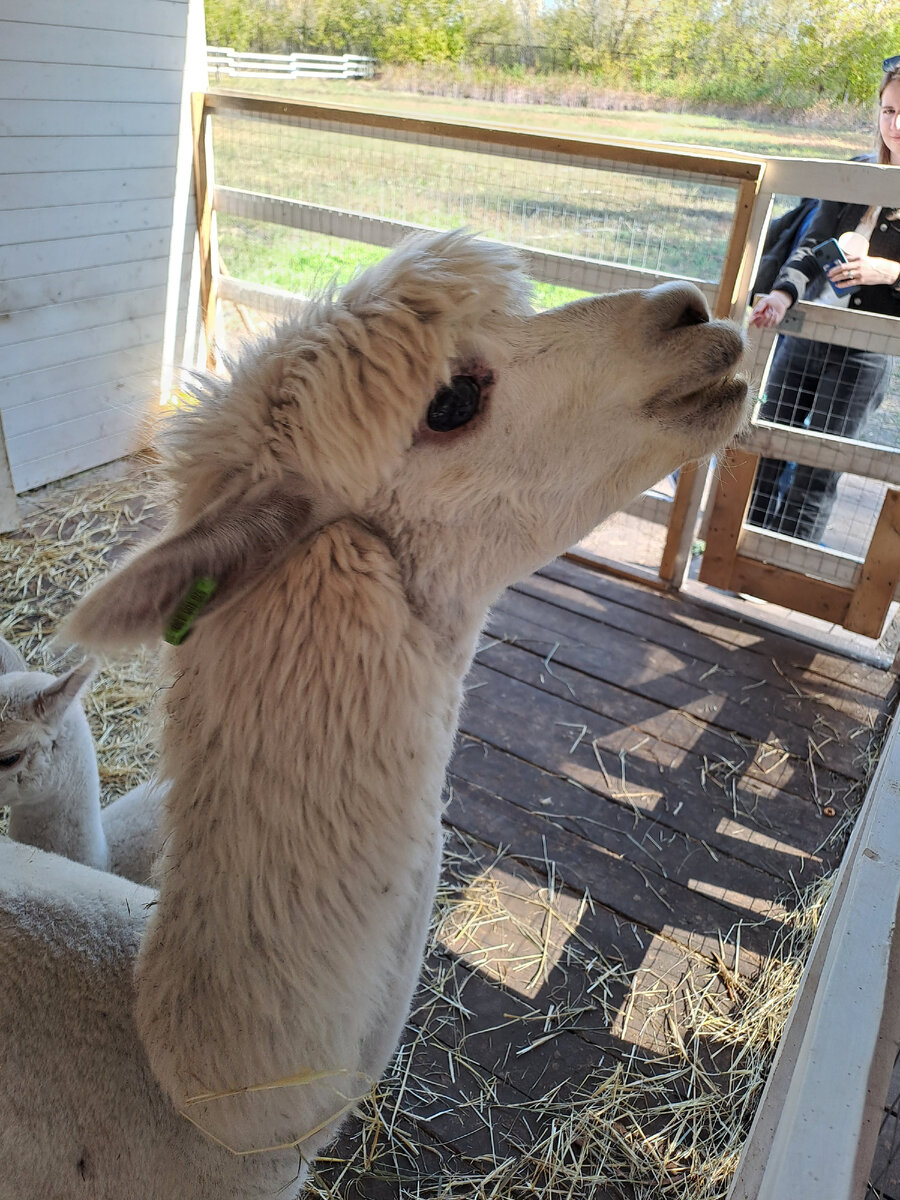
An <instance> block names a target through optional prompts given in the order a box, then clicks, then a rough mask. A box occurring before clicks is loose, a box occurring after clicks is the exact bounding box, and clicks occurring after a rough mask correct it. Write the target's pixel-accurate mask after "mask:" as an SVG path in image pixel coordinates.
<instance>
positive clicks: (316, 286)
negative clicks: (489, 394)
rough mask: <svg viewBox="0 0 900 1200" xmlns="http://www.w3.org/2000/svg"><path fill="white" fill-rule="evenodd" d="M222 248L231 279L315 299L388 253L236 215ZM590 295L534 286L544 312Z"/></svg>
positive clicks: (223, 225) (225, 223)
mask: <svg viewBox="0 0 900 1200" xmlns="http://www.w3.org/2000/svg"><path fill="white" fill-rule="evenodd" d="M219 246H220V253H221V258H222V264H223V266H224V268H225V269H226V270H227V272H228V274H229V275H233V276H235V277H236V278H238V279H244V280H247V281H249V282H251V283H258V284H264V285H265V286H267V287H277V288H282V289H283V290H284V291H288V292H295V293H297V294H299V295H302V296H311V295H314V294H316V293H318V292H320V291H322V290H323V289H325V288H327V287H329V286H330V285H331V284H332V283H335V284H342V283H346V282H347V280H348V279H350V278H351V277H352V276H353V275H354V274H356V272H357V271H360V270H363V269H364V268H365V267H368V266H371V265H372V264H373V263H376V262H378V261H379V260H380V259H381V258H382V257H383V256H384V255H385V254H386V253H387V251H386V250H384V249H383V248H382V247H381V246H370V245H367V244H366V243H364V242H351V241H347V240H344V239H342V238H333V237H326V236H324V235H323V234H316V233H298V232H297V231H295V230H293V229H282V228H279V227H277V226H271V225H266V224H264V223H263V222H261V221H244V220H241V219H239V218H236V217H220V218H219ZM587 294H588V293H586V292H579V291H576V290H575V289H573V288H565V287H558V286H556V285H554V284H550V283H536V284H535V285H534V302H535V305H536V306H537V307H538V308H542V309H544V308H555V307H556V306H557V305H559V304H566V303H568V301H570V300H575V299H577V298H578V297H579V296H584V295H587Z"/></svg>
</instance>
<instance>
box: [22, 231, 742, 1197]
mask: <svg viewBox="0 0 900 1200" xmlns="http://www.w3.org/2000/svg"><path fill="white" fill-rule="evenodd" d="M526 297H527V286H526V283H525V281H524V279H523V277H522V275H521V274H520V272H519V266H518V262H517V259H516V258H515V257H514V255H513V254H512V253H511V252H510V251H508V250H507V249H505V248H503V247H501V246H498V245H491V244H486V243H482V242H478V241H476V240H473V239H472V238H470V237H469V236H467V235H465V234H461V233H449V234H444V235H440V236H433V237H420V238H417V239H414V240H412V241H411V242H409V243H408V244H406V245H405V246H404V247H402V248H401V249H399V250H398V251H396V252H394V253H393V254H391V255H390V256H388V258H387V259H386V260H385V261H384V262H383V263H381V264H380V265H379V266H377V267H375V268H373V269H371V270H369V271H367V272H365V273H364V274H363V275H361V276H360V277H359V278H357V279H356V280H355V281H354V282H353V283H351V284H350V285H349V286H347V287H346V288H344V289H343V291H342V292H341V293H340V294H339V295H338V296H336V297H335V298H334V299H331V300H323V301H322V302H321V303H320V304H318V305H317V306H314V307H312V308H310V309H309V310H308V311H307V312H306V313H305V315H304V316H303V318H302V319H301V320H300V321H299V322H298V323H295V324H292V325H290V326H288V327H286V328H284V329H281V330H279V331H278V332H276V333H275V334H274V335H272V337H271V338H270V339H269V340H268V341H267V342H265V343H263V344H262V345H260V347H259V348H258V349H256V350H255V351H253V352H252V353H250V354H248V355H247V357H245V359H244V360H243V361H242V362H240V363H239V364H238V365H237V366H236V367H235V369H234V372H233V376H232V378H231V380H230V381H229V382H228V383H221V382H217V381H210V382H209V384H208V388H209V390H208V392H207V393H206V394H205V395H204V396H203V397H201V399H200V401H199V402H198V404H197V406H196V407H195V408H194V409H192V410H190V411H189V412H186V413H185V414H184V415H183V418H182V420H181V423H180V427H179V431H178V434H177V437H176V439H175V442H174V445H173V447H172V457H171V474H172V477H173V481H174V484H175V490H176V497H177V502H176V511H175V515H174V520H173V524H172V528H171V532H170V533H169V534H168V535H167V536H165V537H164V538H163V539H162V540H161V541H160V542H158V543H157V544H156V545H155V546H153V547H151V548H150V549H148V550H146V551H145V552H144V553H142V554H140V555H139V556H138V557H137V558H136V559H134V560H133V561H132V562H131V563H130V564H129V565H127V566H125V567H124V568H123V569H122V570H120V571H118V572H117V573H116V574H114V575H113V576H112V577H111V579H110V580H109V581H107V582H106V583H103V584H101V585H100V586H99V587H98V588H97V589H96V590H95V591H94V592H92V593H91V594H90V595H89V596H88V597H87V598H86V599H85V600H84V601H82V603H81V605H80V606H79V608H78V609H77V610H76V612H75V614H74V617H73V618H72V621H71V624H70V631H69V632H70V634H71V635H72V637H73V638H75V639H77V640H78V641H80V642H81V643H83V644H84V645H85V646H89V647H91V648H94V649H98V650H117V649H124V648H126V647H131V646H134V645H137V644H138V643H140V642H145V641H151V640H152V641H156V640H158V639H159V638H160V637H161V636H162V632H163V630H164V628H166V626H167V625H169V624H171V623H173V613H175V612H176V610H178V609H179V608H180V606H181V602H182V600H183V598H184V597H185V596H186V595H187V594H188V593H189V592H191V590H192V585H193V583H194V581H195V580H197V579H198V578H200V577H207V578H211V579H213V580H215V581H216V590H215V592H214V593H213V596H212V599H211V600H210V601H209V603H208V604H207V605H206V606H205V607H204V608H202V609H201V610H200V614H199V616H198V617H197V620H196V623H195V626H194V628H193V632H192V633H191V636H190V637H189V638H188V640H186V641H185V642H184V643H183V644H182V645H181V646H179V647H178V648H177V649H176V650H173V651H172V652H171V653H172V661H171V662H170V664H169V666H170V667H171V668H173V674H174V677H175V680H176V682H175V685H174V687H173V688H172V689H171V691H169V692H167V693H166V699H165V703H166V711H167V715H166V723H165V728H164V733H163V741H162V747H161V750H162V775H163V777H164V778H165V779H167V780H168V781H169V783H170V792H169V796H168V801H167V804H166V809H165V816H164V826H165V830H164V831H165V850H164V855H163V860H162V869H161V874H160V878H161V880H162V883H161V888H160V890H159V892H158V894H157V893H153V892H150V891H148V890H146V889H138V888H135V887H134V886H133V885H128V884H126V883H124V882H123V881H121V880H119V879H116V878H115V877H113V876H111V875H104V874H101V873H99V872H95V871H91V870H89V869H87V868H85V867H78V866H75V865H74V864H71V863H65V862H64V861H63V860H61V859H58V858H54V857H49V856H44V855H41V854H40V853H39V852H38V851H34V850H29V849H27V848H25V847H22V846H18V845H10V844H7V845H5V846H3V847H2V848H0V850H2V853H0V947H2V955H3V960H2V962H0V974H2V978H3V979H4V981H6V982H5V985H4V988H3V991H2V993H0V1006H2V1007H0V1046H2V1047H3V1053H4V1054H5V1055H7V1061H6V1062H5V1064H4V1066H3V1069H2V1070H0V1162H2V1163H3V1171H2V1172H0V1195H2V1196H4V1197H7V1196H9V1197H12V1196H15V1198H16V1200H57V1198H59V1200H62V1198H63V1197H66V1200H68V1198H69V1197H71V1196H75V1195H81V1194H84V1195H90V1197H91V1200H173V1197H179V1198H184V1200H201V1198H207V1197H208V1198H209V1200H213V1198H215V1200H225V1198H226V1197H263V1196H266V1197H274V1196H281V1197H288V1196H294V1195H296V1193H297V1192H298V1191H299V1190H300V1187H301V1185H302V1181H303V1178H304V1176H305V1173H306V1166H305V1162H306V1160H308V1159H309V1158H311V1157H312V1156H314V1155H315V1154H316V1153H317V1152H318V1151H319V1150H320V1149H321V1148H322V1147H323V1146H324V1145H325V1144H326V1143H327V1142H328V1141H330V1140H331V1139H332V1138H333V1137H334V1135H335V1132H336V1131H337V1128H338V1126H339V1124H340V1122H341V1120H342V1118H343V1115H344V1113H345V1112H346V1111H347V1110H348V1108H349V1107H350V1106H351V1105H352V1104H353V1102H354V1100H355V1099H356V1098H357V1097H359V1096H361V1095H362V1094H363V1093H365V1092H366V1091H367V1089H368V1088H369V1086H370V1085H371V1083H372V1082H373V1081H374V1080H376V1079H377V1078H378V1077H379V1076H380V1075H381V1073H382V1072H383V1071H384V1069H385V1066H386V1065H387V1063H388V1061H389V1059H390V1057H391V1055H392V1053H393V1051H394V1048H395V1046H396V1044H397V1040H398V1037H399V1035H400V1032H401V1030H402V1028H403V1024H404V1021H405V1020H406V1016H407V1012H408V1008H409V1003H410V998H411V996H412V992H413V989H414V987H415V984H416V980H417V978H418V973H419V968H420V963H421V958H422V953H423V947H424V943H425V937H426V930H427V925H428V920H429V914H430V910H431V904H432V899H433V895H434V890H435V885H436V882H437V878H438V870H439V860H440V847H441V824H440V821H441V789H442V783H443V778H444V770H445V766H446V762H447V759H448V756H449V754H450V751H451V746H452V742H453V737H454V732H455V729H456V723H457V716H458V712H459V706H460V700H461V685H462V680H463V677H464V675H465V673H466V670H467V668H468V666H469V663H470V661H471V659H472V655H473V651H474V647H475V643H476V638H477V636H478V632H479V629H480V628H481V625H482V623H483V621H484V618H485V613H486V610H487V607H488V605H489V604H490V603H491V602H492V600H493V599H494V598H495V597H496V596H497V595H498V594H499V592H500V591H501V589H502V588H503V587H504V586H505V585H507V584H508V583H510V582H511V581H513V580H515V579H517V578H520V577H521V576H523V575H525V574H527V573H528V572H529V571H531V570H532V569H533V568H535V567H537V566H539V565H540V564H541V563H543V562H546V561H547V560H548V559H549V558H551V557H553V556H554V555H556V554H557V553H559V552H560V551H561V550H563V549H564V548H565V547H566V546H568V545H570V544H571V543H572V542H574V541H575V540H577V539H578V538H579V537H580V536H581V535H583V534H584V533H585V532H586V531H587V530H589V529H590V528H592V527H593V526H594V525H595V524H596V523H597V522H598V521H599V520H601V519H602V518H603V517H605V516H606V515H607V514H608V513H609V512H611V511H613V510H614V509H617V508H620V507H621V506H622V505H624V504H625V503H627V502H628V501H629V500H630V499H631V498H632V497H633V496H634V495H635V494H637V493H638V492H640V491H641V489H643V488H644V487H646V486H648V485H649V484H651V483H653V482H654V481H655V480H657V479H659V478H661V477H663V476H664V475H665V474H666V473H667V472H669V471H671V470H672V469H674V468H675V467H676V466H678V465H679V464H680V463H682V462H684V461H685V460H687V459H690V458H696V457H699V456H702V455H707V454H709V453H710V452H712V451H714V450H716V449H718V448H719V447H721V445H722V444H723V443H724V442H726V441H727V440H728V439H729V438H730V437H731V436H732V435H733V434H734V432H735V430H736V429H737V428H738V427H739V426H740V425H741V424H742V422H743V420H744V419H745V393H746V388H745V386H744V385H743V384H742V383H740V382H738V381H736V380H735V378H734V377H733V374H732V372H733V370H734V367H735V364H736V362H737V360H738V358H739V356H740V354H741V351H742V343H741V338H740V335H739V334H738V332H737V331H736V330H735V329H734V327H733V326H731V325H730V324H729V323H726V322H719V321H710V320H709V319H708V313H707V309H706V306H705V303H704V301H703V298H702V296H701V294H700V293H699V292H698V291H697V290H696V289H695V288H693V287H691V286H689V285H680V284H679V285H667V286H664V287H662V288H658V289H655V290H653V291H649V292H626V293H622V294H619V295H612V296H603V297H597V298H593V299H588V300H583V301H578V302H576V303H574V304H571V305H568V306H566V307H564V308H561V309H557V310H554V311H552V312H547V313H542V314H538V315H534V314H532V313H531V311H530V309H529V308H528V306H527V303H526ZM175 623H176V624H177V623H178V621H176V622H175ZM185 623H186V622H185ZM10 980H13V981H15V982H14V985H13V988H12V990H10V988H9V986H8V981H10ZM35 1013H37V1014H39V1015H38V1017H37V1018H36V1017H35V1015H34V1014H35ZM287 1080H289V1081H290V1082H286V1081H287ZM226 1146H227V1147H229V1148H230V1149H226V1148H224V1147H226ZM290 1147H296V1148H290ZM298 1151H299V1154H298ZM235 1152H236V1153H235ZM4 1188H5V1189H6V1190H5V1191H4V1190H3V1189H4Z"/></svg>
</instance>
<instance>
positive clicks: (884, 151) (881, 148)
mask: <svg viewBox="0 0 900 1200" xmlns="http://www.w3.org/2000/svg"><path fill="white" fill-rule="evenodd" d="M898 80H900V67H894V69H893V70H892V71H885V73H884V77H883V78H882V80H881V87H880V88H879V89H878V103H879V104H881V97H882V96H883V95H884V89H885V88H886V87H887V85H888V84H889V83H896V82H897V81H898ZM875 153H876V156H877V159H878V162H880V163H884V164H888V163H890V161H891V152H890V150H888V148H887V146H886V145H885V144H884V138H883V137H882V136H881V123H880V122H879V123H878V124H877V125H876V127H875Z"/></svg>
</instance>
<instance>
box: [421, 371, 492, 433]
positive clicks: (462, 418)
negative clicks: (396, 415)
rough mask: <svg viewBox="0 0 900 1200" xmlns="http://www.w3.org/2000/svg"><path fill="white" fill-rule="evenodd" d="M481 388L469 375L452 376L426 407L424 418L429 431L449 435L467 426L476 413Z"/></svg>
mask: <svg viewBox="0 0 900 1200" xmlns="http://www.w3.org/2000/svg"><path fill="white" fill-rule="evenodd" d="M480 399H481V388H480V387H479V385H478V380H477V379H474V378H473V377H472V376H471V375H454V376H453V378H452V379H451V380H450V383H449V384H448V385H447V386H446V387H442V388H441V389H440V390H439V391H437V392H436V393H435V395H434V398H433V399H432V401H431V403H430V404H429V405H428V415H427V416H426V418H425V421H426V424H427V425H428V428H429V429H433V430H434V431H435V432H436V433H449V431H450V430H451V429H459V428H461V427H462V426H463V425H467V424H468V423H469V421H471V420H472V418H473V417H474V416H475V414H476V413H477V412H478V402H479V400H480Z"/></svg>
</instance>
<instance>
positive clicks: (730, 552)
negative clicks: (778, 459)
mask: <svg viewBox="0 0 900 1200" xmlns="http://www.w3.org/2000/svg"><path fill="white" fill-rule="evenodd" d="M758 464H759V457H758V455H756V454H747V453H746V451H744V450H738V449H736V448H735V447H734V446H731V447H729V448H728V449H727V450H726V451H725V453H724V454H723V455H722V458H721V460H720V462H719V471H718V481H717V485H716V490H715V493H714V497H713V506H712V511H711V514H710V518H709V523H708V525H707V528H706V551H705V553H704V555H703V561H702V562H701V564H700V582H701V583H708V584H710V585H711V586H712V587H717V588H721V589H722V590H723V591H741V590H743V589H741V588H735V587H734V586H733V585H732V582H731V573H732V568H733V566H734V561H735V558H736V556H737V552H738V546H739V544H740V539H741V530H742V528H743V525H744V517H745V516H746V513H747V508H748V507H749V504H750V489H751V488H752V486H753V479H754V476H755V475H756V468H757V466H758Z"/></svg>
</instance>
